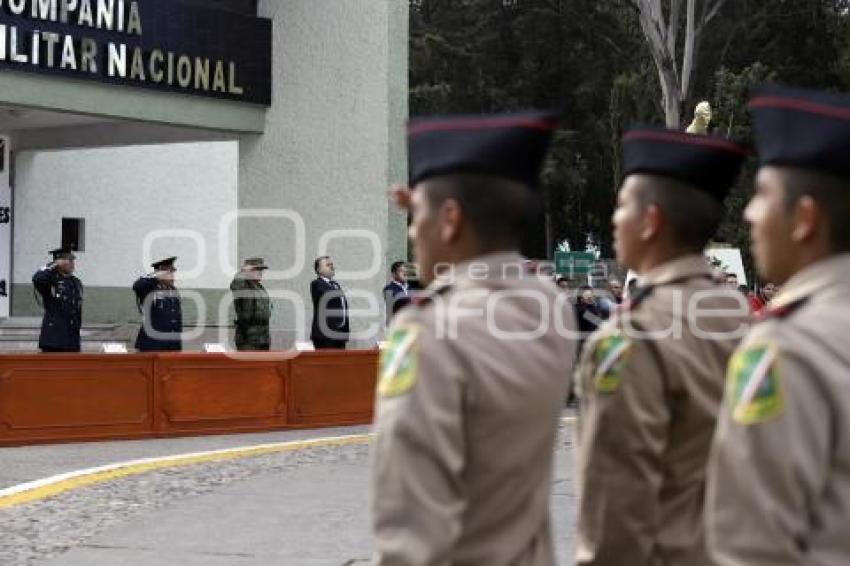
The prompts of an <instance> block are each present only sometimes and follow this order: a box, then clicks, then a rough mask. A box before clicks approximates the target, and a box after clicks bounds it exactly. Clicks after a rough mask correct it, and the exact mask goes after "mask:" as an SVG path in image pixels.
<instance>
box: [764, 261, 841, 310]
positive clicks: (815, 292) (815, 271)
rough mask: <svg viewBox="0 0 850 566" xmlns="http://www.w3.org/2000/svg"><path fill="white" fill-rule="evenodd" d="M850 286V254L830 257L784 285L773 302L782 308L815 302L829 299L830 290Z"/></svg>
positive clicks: (816, 263) (814, 264)
mask: <svg viewBox="0 0 850 566" xmlns="http://www.w3.org/2000/svg"><path fill="white" fill-rule="evenodd" d="M848 284H850V253H843V254H838V255H835V256H830V257H828V258H826V259H823V260H821V261H818V262H815V263H813V264H812V265H810V266H808V267H807V268H805V269H803V270H802V271H800V272H799V273H797V274H796V275H794V276H793V277H792V278H791V279H789V280H788V281H787V282H786V283H785V284H784V285H782V288H781V290H780V291H779V294H778V295H777V296H776V297H775V298H774V299H773V301H771V306H775V307H782V306H785V305H790V304H793V303H796V302H798V301H801V300H803V299H806V298H810V299H811V300H813V301H817V300H822V299H827V298H829V295H830V293H829V291H830V290H837V289H842V290H843V289H846V288H847V285H848Z"/></svg>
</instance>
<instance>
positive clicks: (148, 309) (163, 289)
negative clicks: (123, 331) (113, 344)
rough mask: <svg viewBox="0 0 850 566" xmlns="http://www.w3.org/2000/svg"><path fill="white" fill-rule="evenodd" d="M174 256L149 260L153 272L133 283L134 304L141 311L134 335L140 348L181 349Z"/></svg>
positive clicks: (138, 348) (181, 323) (143, 350)
mask: <svg viewBox="0 0 850 566" xmlns="http://www.w3.org/2000/svg"><path fill="white" fill-rule="evenodd" d="M176 261H177V258H176V257H169V258H166V259H163V260H161V261H158V262H156V263H153V264H151V267H152V268H153V269H154V272H153V273H151V274H148V275H145V276H143V277H140V278H139V279H137V280H136V282H135V283H134V284H133V291H134V292H135V293H136V304H137V305H138V307H139V312H140V313H141V314H142V315H143V321H142V327H141V328H140V329H139V336H138V337H137V338H136V349H137V350H138V351H140V352H159V351H178V352H179V351H180V350H182V349H183V344H182V337H181V333H182V332H183V310H182V306H181V302H180V292H179V291H177V288H176V287H175V286H174V273H175V272H176V271H177V269H176V268H175V267H174V262H176Z"/></svg>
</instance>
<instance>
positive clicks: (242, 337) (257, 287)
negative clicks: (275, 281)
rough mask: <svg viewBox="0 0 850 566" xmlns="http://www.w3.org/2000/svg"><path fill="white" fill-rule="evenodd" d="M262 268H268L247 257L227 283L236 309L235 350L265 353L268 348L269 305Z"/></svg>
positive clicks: (261, 260) (255, 259) (270, 307)
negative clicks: (231, 279)
mask: <svg viewBox="0 0 850 566" xmlns="http://www.w3.org/2000/svg"><path fill="white" fill-rule="evenodd" d="M266 269H268V266H267V265H266V264H265V262H264V261H263V259H262V258H258V257H254V258H249V259H247V260H245V264H244V265H243V266H242V270H241V271H240V272H239V273H237V274H236V277H234V278H233V282H232V283H231V284H230V290H231V291H232V292H233V306H234V308H235V310H236V338H235V342H236V349H237V350H239V351H268V350H269V349H270V348H271V334H270V332H269V319H270V318H271V315H272V305H271V301H270V300H269V294H268V291H266V289H265V287H263V284H262V278H263V271H265V270H266Z"/></svg>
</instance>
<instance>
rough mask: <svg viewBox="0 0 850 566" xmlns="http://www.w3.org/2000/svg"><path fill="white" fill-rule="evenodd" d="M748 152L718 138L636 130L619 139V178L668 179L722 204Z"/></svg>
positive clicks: (673, 132)
mask: <svg viewBox="0 0 850 566" xmlns="http://www.w3.org/2000/svg"><path fill="white" fill-rule="evenodd" d="M747 155H749V151H748V150H747V149H746V148H745V147H743V146H741V145H738V144H737V143H735V142H733V141H731V140H728V139H726V138H721V137H718V136H707V135H700V134H687V133H685V132H682V131H678V130H667V129H662V128H636V129H633V130H629V131H628V132H626V133H625V135H624V136H623V175H624V176H628V175H632V174H634V173H646V174H650V175H660V176H663V177H671V178H673V179H677V180H679V181H682V182H684V183H687V184H689V185H692V186H694V187H696V188H697V189H700V190H702V191H705V192H707V193H709V194H710V195H711V196H713V197H714V198H716V199H717V200H719V201H723V200H724V199H725V198H726V195H728V194H729V190H730V189H731V188H732V185H733V184H735V179H737V178H738V174H739V173H740V171H741V165H742V164H743V163H744V159H746V157H747Z"/></svg>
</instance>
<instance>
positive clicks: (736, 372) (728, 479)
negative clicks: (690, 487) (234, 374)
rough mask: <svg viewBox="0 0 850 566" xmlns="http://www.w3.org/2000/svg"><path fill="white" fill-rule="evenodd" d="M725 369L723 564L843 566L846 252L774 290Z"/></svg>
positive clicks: (849, 310) (717, 495)
mask: <svg viewBox="0 0 850 566" xmlns="http://www.w3.org/2000/svg"><path fill="white" fill-rule="evenodd" d="M771 311H772V315H771V313H770V312H769V313H768V315H767V316H766V318H765V320H763V321H762V322H760V323H757V324H756V325H755V326H754V327H753V329H752V330H751V332H750V334H749V335H748V336H747V338H746V340H745V341H744V343H743V344H742V345H741V347H740V348H739V349H738V351H737V352H736V354H735V357H734V358H733V361H732V362H731V363H730V365H729V375H728V385H727V391H726V397H727V398H726V400H725V402H724V405H723V410H722V413H721V417H720V422H719V424H718V430H717V436H716V438H715V443H714V450H713V452H712V458H711V464H710V467H709V489H708V497H707V500H706V521H707V530H708V542H709V549H710V550H711V553H712V558H714V560H715V562H716V564H718V565H719V566H745V565H746V566H768V565H769V566H786V565H791V564H794V565H795V566H797V565H807V566H808V565H811V566H815V565H817V566H846V565H847V564H850V254H844V255H840V256H837V257H835V258H832V259H829V260H826V261H822V262H819V263H818V264H816V265H814V266H811V267H809V268H808V269H806V270H804V271H803V272H801V273H799V274H798V275H796V276H795V277H794V278H792V279H791V280H790V281H788V282H787V284H786V285H785V286H784V287H783V288H782V291H781V292H780V294H779V295H778V296H777V297H776V298H775V299H774V302H773V304H772V305H771Z"/></svg>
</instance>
